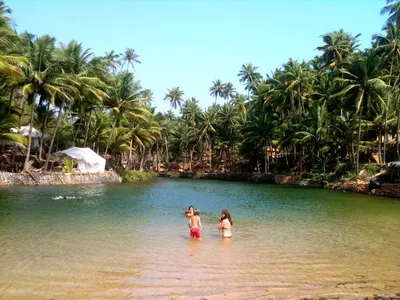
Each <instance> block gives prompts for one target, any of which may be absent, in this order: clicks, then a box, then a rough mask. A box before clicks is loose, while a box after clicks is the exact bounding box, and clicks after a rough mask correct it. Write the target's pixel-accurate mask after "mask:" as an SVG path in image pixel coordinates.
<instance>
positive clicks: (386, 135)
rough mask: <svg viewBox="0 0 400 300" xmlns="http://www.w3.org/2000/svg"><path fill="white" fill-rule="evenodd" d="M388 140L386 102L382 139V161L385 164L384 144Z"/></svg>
mask: <svg viewBox="0 0 400 300" xmlns="http://www.w3.org/2000/svg"><path fill="white" fill-rule="evenodd" d="M387 140H388V133H387V103H386V109H385V128H384V140H383V163H384V164H386V145H387Z"/></svg>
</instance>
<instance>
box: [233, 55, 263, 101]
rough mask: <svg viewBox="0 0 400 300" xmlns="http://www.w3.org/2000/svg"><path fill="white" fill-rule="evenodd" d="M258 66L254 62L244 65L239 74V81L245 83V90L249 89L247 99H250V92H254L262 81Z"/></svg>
mask: <svg viewBox="0 0 400 300" xmlns="http://www.w3.org/2000/svg"><path fill="white" fill-rule="evenodd" d="M257 69H258V67H256V66H254V65H253V64H252V63H247V64H244V65H242V68H241V69H240V71H239V74H238V76H239V77H240V79H239V81H240V82H243V83H245V90H246V91H247V100H250V92H253V91H254V90H255V89H256V88H257V87H258V86H259V85H260V83H261V79H262V76H261V74H260V73H259V72H257Z"/></svg>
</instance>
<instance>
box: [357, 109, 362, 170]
mask: <svg viewBox="0 0 400 300" xmlns="http://www.w3.org/2000/svg"><path fill="white" fill-rule="evenodd" d="M361 118H362V109H360V115H359V124H358V139H357V162H356V177H357V178H358V173H359V170H360V143H361V122H362V120H361Z"/></svg>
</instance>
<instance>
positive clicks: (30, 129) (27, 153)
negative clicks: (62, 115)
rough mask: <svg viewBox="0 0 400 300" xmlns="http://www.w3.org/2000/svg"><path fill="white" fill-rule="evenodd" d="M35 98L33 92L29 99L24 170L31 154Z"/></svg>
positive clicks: (26, 168)
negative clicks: (29, 116)
mask: <svg viewBox="0 0 400 300" xmlns="http://www.w3.org/2000/svg"><path fill="white" fill-rule="evenodd" d="M35 98H36V93H33V94H32V96H31V100H32V105H31V118H30V122H29V126H30V127H29V136H28V149H27V150H26V157H25V164H24V171H27V170H28V163H29V157H30V155H31V145H32V129H33V116H34V113H35Z"/></svg>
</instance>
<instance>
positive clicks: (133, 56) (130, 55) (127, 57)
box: [121, 48, 141, 71]
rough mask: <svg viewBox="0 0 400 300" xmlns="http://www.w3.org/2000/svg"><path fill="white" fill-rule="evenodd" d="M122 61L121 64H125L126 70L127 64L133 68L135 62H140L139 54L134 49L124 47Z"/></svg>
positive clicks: (127, 69)
mask: <svg viewBox="0 0 400 300" xmlns="http://www.w3.org/2000/svg"><path fill="white" fill-rule="evenodd" d="M121 60H122V61H123V63H122V66H124V65H125V64H126V71H129V65H130V66H132V69H133V70H135V64H140V63H141V62H140V61H139V55H138V54H137V53H136V52H135V49H132V48H126V49H125V52H124V53H123V54H122V59H121Z"/></svg>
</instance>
